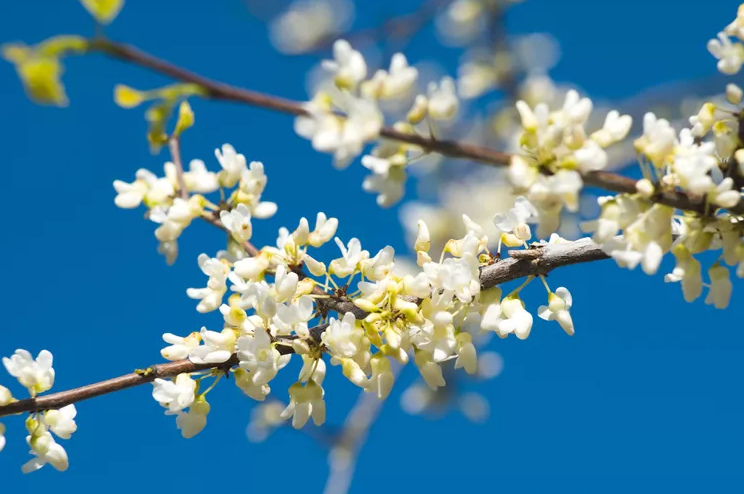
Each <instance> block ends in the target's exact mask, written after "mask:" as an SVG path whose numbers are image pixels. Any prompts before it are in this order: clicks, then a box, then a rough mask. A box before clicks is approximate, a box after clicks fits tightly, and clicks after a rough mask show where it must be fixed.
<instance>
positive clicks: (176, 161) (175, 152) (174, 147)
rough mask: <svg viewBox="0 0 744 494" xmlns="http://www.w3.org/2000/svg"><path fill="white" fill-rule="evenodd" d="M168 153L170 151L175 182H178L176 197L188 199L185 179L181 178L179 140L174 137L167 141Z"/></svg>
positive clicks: (181, 166)
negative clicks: (174, 170) (174, 171)
mask: <svg viewBox="0 0 744 494" xmlns="http://www.w3.org/2000/svg"><path fill="white" fill-rule="evenodd" d="M168 151H170V154H171V159H172V160H173V165H174V166H175V167H176V182H178V195H179V196H181V199H184V200H186V199H188V198H189V191H188V189H187V188H186V179H185V178H184V176H183V162H182V161H181V139H180V138H179V137H178V136H176V135H174V136H171V137H170V139H168Z"/></svg>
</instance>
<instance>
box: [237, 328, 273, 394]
mask: <svg viewBox="0 0 744 494" xmlns="http://www.w3.org/2000/svg"><path fill="white" fill-rule="evenodd" d="M280 357H281V355H280V354H279V351H278V350H277V349H276V348H274V346H273V345H272V344H271V337H270V336H269V334H268V333H267V332H266V330H264V329H263V328H256V330H255V331H254V333H253V335H252V336H241V337H240V338H238V359H239V361H240V367H242V368H243V369H245V370H247V371H249V372H250V373H251V375H252V376H253V383H254V384H257V385H260V384H267V383H268V382H269V381H271V380H272V379H274V377H275V376H276V374H277V372H279V365H280V362H279V359H280Z"/></svg>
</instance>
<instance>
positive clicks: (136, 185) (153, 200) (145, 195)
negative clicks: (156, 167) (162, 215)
mask: <svg viewBox="0 0 744 494" xmlns="http://www.w3.org/2000/svg"><path fill="white" fill-rule="evenodd" d="M135 177H136V180H135V181H134V182H132V183H131V184H128V183H126V182H122V181H121V180H116V181H114V190H116V192H117V196H116V198H115V199H114V203H115V204H116V205H117V206H118V207H120V208H125V209H130V208H136V207H137V206H139V205H140V204H141V203H142V201H144V202H145V205H146V206H147V207H153V206H157V205H158V204H163V203H166V202H167V201H168V199H169V198H171V197H173V195H174V194H175V188H174V187H173V182H171V180H170V179H168V178H167V177H161V178H158V177H157V176H156V175H155V174H154V173H152V172H151V171H149V170H145V169H144V168H140V169H139V170H137V173H136V175H135Z"/></svg>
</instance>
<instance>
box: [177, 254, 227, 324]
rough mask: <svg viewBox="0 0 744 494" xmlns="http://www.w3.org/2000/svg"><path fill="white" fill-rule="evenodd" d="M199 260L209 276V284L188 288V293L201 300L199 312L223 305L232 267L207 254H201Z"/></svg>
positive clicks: (198, 306) (202, 268) (191, 296)
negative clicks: (203, 286)
mask: <svg viewBox="0 0 744 494" xmlns="http://www.w3.org/2000/svg"><path fill="white" fill-rule="evenodd" d="M198 262H199V267H200V268H201V270H202V272H203V273H204V274H206V275H207V276H209V280H208V281H207V286H206V287H205V288H189V289H187V290H186V295H188V296H189V298H193V299H197V300H200V302H199V304H198V305H197V306H196V310H197V311H198V312H202V313H204V312H211V311H213V310H217V308H218V307H219V306H220V305H222V296H223V295H224V294H225V292H226V291H227V276H228V274H229V272H230V268H229V267H228V266H227V264H225V263H223V262H222V261H220V260H219V259H216V258H210V257H209V256H208V255H206V254H200V255H199V259H198Z"/></svg>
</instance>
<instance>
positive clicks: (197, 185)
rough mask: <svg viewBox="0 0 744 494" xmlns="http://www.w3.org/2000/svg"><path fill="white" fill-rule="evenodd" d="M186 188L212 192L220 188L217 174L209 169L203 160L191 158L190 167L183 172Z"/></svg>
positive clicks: (201, 192) (197, 191)
mask: <svg viewBox="0 0 744 494" xmlns="http://www.w3.org/2000/svg"><path fill="white" fill-rule="evenodd" d="M183 181H184V182H185V184H186V188H187V189H188V190H190V191H192V192H196V193H198V194H210V193H212V192H214V191H216V190H217V189H219V188H220V182H219V179H218V177H217V174H216V173H214V172H210V171H209V170H207V166H206V165H205V164H204V162H203V161H202V160H191V162H189V169H188V171H185V172H184V174H183Z"/></svg>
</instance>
